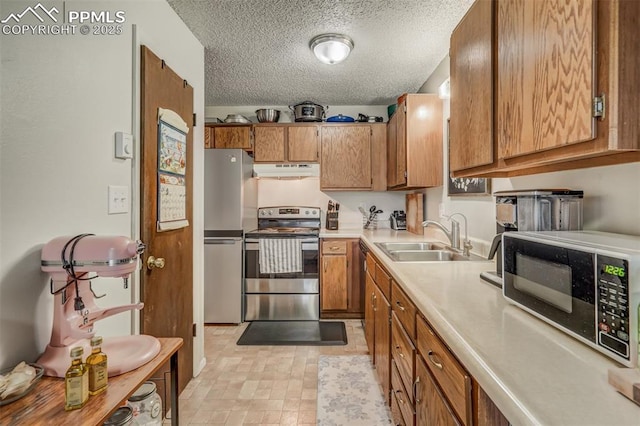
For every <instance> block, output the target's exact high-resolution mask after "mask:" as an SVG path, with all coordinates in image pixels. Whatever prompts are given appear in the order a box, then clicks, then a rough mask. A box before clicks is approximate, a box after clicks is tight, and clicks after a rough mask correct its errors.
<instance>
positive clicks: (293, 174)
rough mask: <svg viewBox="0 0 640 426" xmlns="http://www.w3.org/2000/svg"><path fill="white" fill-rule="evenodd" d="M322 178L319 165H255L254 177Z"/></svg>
mask: <svg viewBox="0 0 640 426" xmlns="http://www.w3.org/2000/svg"><path fill="white" fill-rule="evenodd" d="M317 176H320V165H319V164H288V163H284V164H254V165H253V177H259V178H274V179H296V178H303V177H317Z"/></svg>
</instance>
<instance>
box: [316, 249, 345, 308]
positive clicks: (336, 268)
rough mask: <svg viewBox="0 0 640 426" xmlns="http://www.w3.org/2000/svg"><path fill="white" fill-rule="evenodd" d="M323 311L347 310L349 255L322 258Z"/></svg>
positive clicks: (324, 256)
mask: <svg viewBox="0 0 640 426" xmlns="http://www.w3.org/2000/svg"><path fill="white" fill-rule="evenodd" d="M321 309H322V310H323V311H336V310H339V311H344V310H346V309H347V255H346V254H341V255H323V256H322V306H321Z"/></svg>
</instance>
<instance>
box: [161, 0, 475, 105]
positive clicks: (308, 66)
mask: <svg viewBox="0 0 640 426" xmlns="http://www.w3.org/2000/svg"><path fill="white" fill-rule="evenodd" d="M168 2H169V4H170V5H171V7H172V8H173V9H174V10H175V11H176V13H177V14H178V15H179V16H180V17H181V18H182V20H183V21H184V22H185V23H186V25H187V26H188V27H189V28H190V29H191V31H192V32H193V33H194V35H195V36H196V37H197V38H198V40H200V42H201V43H202V44H203V45H204V47H205V91H206V96H205V102H206V105H209V106H226V105H238V106H240V105H294V104H297V103H299V102H302V101H305V100H311V101H314V102H317V103H320V104H322V105H384V104H389V103H392V102H394V100H395V99H396V98H397V97H398V95H400V94H402V93H404V92H408V93H412V92H416V91H417V90H418V89H419V88H420V86H422V84H423V83H424V82H425V80H426V79H427V78H428V77H429V75H430V74H431V73H432V71H433V70H434V69H435V68H436V66H437V65H438V64H439V63H440V61H441V60H442V59H443V58H444V57H445V55H446V54H447V52H448V49H449V37H450V35H451V31H452V30H453V29H454V28H455V26H456V25H457V23H458V22H459V21H460V19H461V18H462V16H463V15H464V13H465V12H466V11H467V9H468V8H469V6H470V5H471V3H473V0H393V1H387V0H368V1H364V0H212V1H204V0H168ZM323 33H343V34H347V35H348V36H349V37H351V38H352V39H353V41H354V44H355V47H354V49H353V51H352V52H351V55H350V56H349V57H348V58H347V60H346V61H344V62H343V63H341V64H338V65H325V64H323V63H321V62H319V61H318V60H317V59H316V58H315V57H314V56H313V53H312V52H311V50H310V49H309V41H310V40H311V39H312V38H313V37H314V36H316V35H318V34H323Z"/></svg>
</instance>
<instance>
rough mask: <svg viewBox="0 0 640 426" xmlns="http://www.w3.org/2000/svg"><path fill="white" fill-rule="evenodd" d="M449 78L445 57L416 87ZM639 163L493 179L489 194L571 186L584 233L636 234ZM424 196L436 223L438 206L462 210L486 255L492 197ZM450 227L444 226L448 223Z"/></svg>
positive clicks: (428, 89) (639, 228)
mask: <svg viewBox="0 0 640 426" xmlns="http://www.w3.org/2000/svg"><path fill="white" fill-rule="evenodd" d="M448 75H449V57H448V56H447V57H445V58H444V59H443V61H442V62H441V64H440V65H439V66H438V68H436V70H435V71H434V73H433V74H432V76H431V77H430V78H429V79H428V80H427V81H426V82H425V84H424V85H423V86H422V88H421V89H420V91H421V92H423V93H437V91H438V87H439V85H440V84H441V83H442V82H443V81H444V80H445V79H446V78H447V77H448ZM443 106H444V114H443V116H444V119H443V128H444V129H445V131H444V132H443V134H444V137H443V146H444V150H443V152H444V153H445V154H444V155H445V157H444V164H445V167H444V182H447V179H448V173H449V170H448V166H447V164H448V156H447V155H448V147H447V142H446V140H447V134H446V120H447V118H448V117H449V101H448V100H445V101H443ZM639 182H640V163H637V162H636V163H628V164H621V165H615V166H604V167H594V168H588V169H579V170H569V171H564V172H554V173H543V174H536V175H529V176H520V177H515V178H509V179H507V178H495V179H491V192H492V193H493V192H495V191H502V190H509V189H536V188H570V189H575V190H582V191H584V204H583V216H584V221H583V228H584V229H588V230H596V231H606V232H617V233H624V234H632V235H640V220H639V219H640V213H639V212H640V188H639V187H638V183H639ZM425 193H426V217H427V218H428V219H434V220H439V205H440V204H443V205H444V209H445V213H446V214H451V213H454V212H461V213H463V214H465V215H466V216H467V218H468V220H469V234H470V236H471V237H472V241H473V242H474V246H475V247H474V250H475V251H477V252H479V253H481V254H486V253H487V252H488V247H489V245H490V243H491V240H492V238H493V236H494V234H495V229H496V227H495V206H494V202H495V199H494V198H493V197H492V196H484V197H483V196H481V197H449V196H448V194H447V189H446V186H443V187H438V188H431V189H428V190H426V191H425ZM447 225H448V224H447Z"/></svg>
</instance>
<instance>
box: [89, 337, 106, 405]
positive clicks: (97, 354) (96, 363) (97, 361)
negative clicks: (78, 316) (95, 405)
mask: <svg viewBox="0 0 640 426" xmlns="http://www.w3.org/2000/svg"><path fill="white" fill-rule="evenodd" d="M86 364H87V368H88V369H89V395H97V394H99V393H100V392H102V391H104V390H105V389H106V388H107V380H108V377H107V355H106V354H105V353H104V352H102V337H100V336H93V337H92V338H91V355H89V356H88V357H87V361H86Z"/></svg>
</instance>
